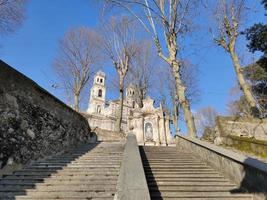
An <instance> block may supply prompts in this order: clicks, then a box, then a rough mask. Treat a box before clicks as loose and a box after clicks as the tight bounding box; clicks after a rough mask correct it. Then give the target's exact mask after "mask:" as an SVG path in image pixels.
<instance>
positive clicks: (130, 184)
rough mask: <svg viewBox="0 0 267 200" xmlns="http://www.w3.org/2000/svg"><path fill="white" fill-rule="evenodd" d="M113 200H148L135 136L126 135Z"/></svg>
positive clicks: (147, 191)
mask: <svg viewBox="0 0 267 200" xmlns="http://www.w3.org/2000/svg"><path fill="white" fill-rule="evenodd" d="M114 199H115V200H141V199H142V200H150V194H149V190H148V186H147V182H146V177H145V172H144V169H143V165H142V161H141V156H140V152H139V148H138V145H137V140H136V136H135V135H134V134H132V133H130V134H128V135H127V140H126V144H125V149H124V155H123V159H122V164H121V168H120V173H119V178H118V182H117V192H116V194H115V197H114Z"/></svg>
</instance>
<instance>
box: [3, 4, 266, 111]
mask: <svg viewBox="0 0 267 200" xmlns="http://www.w3.org/2000/svg"><path fill="white" fill-rule="evenodd" d="M93 2H94V1H93V0H30V1H29V3H28V5H27V11H26V20H25V21H24V23H23V25H22V26H21V27H20V28H19V29H18V30H17V31H16V33H14V34H11V35H8V36H1V38H0V45H1V48H0V58H1V59H2V60H3V61H5V62H6V63H8V64H10V65H11V66H13V67H14V68H15V69H17V70H18V71H20V72H22V73H23V74H25V75H26V76H28V77H30V78H31V79H33V80H34V81H35V82H37V83H38V84H39V85H40V86H42V87H44V88H45V89H46V90H48V91H49V92H51V93H52V94H54V95H55V96H57V97H58V98H60V99H62V100H64V97H63V95H62V91H61V90H59V89H57V90H56V89H53V88H52V87H51V85H52V84H53V83H55V82H57V77H56V75H55V73H54V72H53V70H52V63H53V58H54V57H55V55H56V53H57V50H58V49H57V48H58V40H59V39H60V38H62V37H63V35H64V33H65V32H66V31H67V30H69V29H70V28H73V27H79V26H88V27H92V28H94V27H96V26H97V24H98V10H99V8H98V7H97V6H96V5H94V3H93ZM251 2H254V1H251ZM255 2H258V0H257V1H255ZM255 2H254V4H253V5H255V6H256V7H255V10H256V11H257V12H255V13H252V15H251V16H249V17H248V18H247V20H246V26H247V27H248V26H249V25H251V24H253V23H254V22H259V21H262V22H264V20H266V17H264V10H263V8H262V7H261V5H260V3H259V2H258V3H255ZM198 23H199V30H198V29H196V30H195V34H193V35H194V36H192V42H193V43H194V44H196V45H199V44H201V45H202V46H201V47H196V49H195V50H194V52H195V53H194V54H192V55H190V56H189V58H190V60H191V61H192V63H194V64H195V65H196V66H197V68H198V70H199V72H200V75H199V77H198V79H199V82H198V84H199V88H200V91H201V98H200V101H199V102H197V103H196V104H194V105H193V106H192V109H193V110H194V111H196V110H199V109H200V108H203V107H206V106H213V107H214V108H216V110H217V111H219V112H220V113H221V114H226V104H227V103H228V101H229V99H230V96H229V90H230V89H231V88H232V87H233V86H234V85H235V83H236V81H235V74H234V70H233V68H232V65H231V61H230V59H229V57H228V56H227V55H226V54H225V53H224V52H223V51H222V50H220V49H218V48H216V47H215V46H214V45H212V44H211V40H210V37H209V35H208V34H207V32H205V31H204V30H202V28H204V27H205V25H206V21H205V20H204V19H202V18H201V17H200V18H199V20H198ZM196 35H197V37H196ZM240 49H242V50H244V49H245V41H244V40H242V41H241V44H240ZM252 56H253V55H252V54H250V53H247V52H246V53H245V54H244V58H245V59H244V60H245V62H247V63H249V62H251V57H252ZM256 57H257V55H256ZM88 96H89V91H88ZM108 98H114V94H112V93H111V92H108Z"/></svg>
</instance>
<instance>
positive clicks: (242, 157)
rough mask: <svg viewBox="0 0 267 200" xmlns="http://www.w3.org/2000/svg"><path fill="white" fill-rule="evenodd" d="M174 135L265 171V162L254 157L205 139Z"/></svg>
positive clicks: (266, 169) (266, 170) (266, 167)
mask: <svg viewBox="0 0 267 200" xmlns="http://www.w3.org/2000/svg"><path fill="white" fill-rule="evenodd" d="M175 137H180V138H182V139H184V140H187V141H189V142H192V143H194V144H196V145H198V146H201V147H203V148H206V149H209V150H211V151H213V152H215V153H217V154H220V155H222V156H224V157H227V158H229V159H231V160H233V161H235V162H238V163H240V164H242V165H247V166H249V167H253V168H256V169H258V170H260V171H264V172H266V173H267V163H264V162H261V161H259V160H257V159H255V158H251V157H248V156H245V155H242V154H238V153H236V152H233V151H230V150H228V149H224V148H222V147H219V146H216V145H214V144H210V143H208V142H205V141H201V140H199V139H196V138H189V137H186V136H182V135H176V136H175Z"/></svg>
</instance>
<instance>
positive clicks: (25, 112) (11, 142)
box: [0, 60, 90, 176]
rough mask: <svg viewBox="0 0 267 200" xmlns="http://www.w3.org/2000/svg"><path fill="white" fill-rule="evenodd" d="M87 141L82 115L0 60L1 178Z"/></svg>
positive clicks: (88, 132)
mask: <svg viewBox="0 0 267 200" xmlns="http://www.w3.org/2000/svg"><path fill="white" fill-rule="evenodd" d="M89 140H90V128H89V125H88V122H87V120H86V119H85V118H84V117H83V116H82V115H80V114H79V113H77V112H76V111H74V110H73V109H72V108H70V107H68V106H67V105H66V104H64V103H63V102H61V101H60V100H59V99H57V98H55V97H54V96H53V95H51V94H50V93H48V92H47V91H46V90H44V89H43V88H41V87H40V86H38V85H37V84H36V83H35V82H33V81H32V80H31V79H29V78H27V77H26V76H24V75H23V74H21V73H20V72H18V71H16V70H15V69H13V68H12V67H10V66H9V65H7V64H6V63H4V62H3V61H1V60H0V176H1V174H3V173H7V172H9V171H13V170H15V169H18V168H20V167H22V166H23V165H25V164H27V163H29V162H31V161H34V160H36V159H39V158H42V157H46V156H50V155H54V154H56V153H60V152H62V151H66V150H68V149H70V148H73V147H75V146H77V145H80V144H83V143H86V142H88V141H89Z"/></svg>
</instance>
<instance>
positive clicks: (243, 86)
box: [230, 50, 259, 116]
mask: <svg viewBox="0 0 267 200" xmlns="http://www.w3.org/2000/svg"><path fill="white" fill-rule="evenodd" d="M230 54H231V58H232V62H233V65H234V69H235V72H236V76H237V79H238V83H239V85H240V87H241V89H242V91H243V93H244V96H245V98H246V100H247V102H248V104H249V106H250V108H251V115H253V116H258V115H259V110H258V108H257V102H256V100H255V98H254V97H253V95H252V92H251V88H250V86H249V85H248V84H247V83H246V80H245V77H244V75H243V73H242V68H241V66H240V64H239V60H238V57H237V55H236V53H235V52H234V51H233V50H230Z"/></svg>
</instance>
